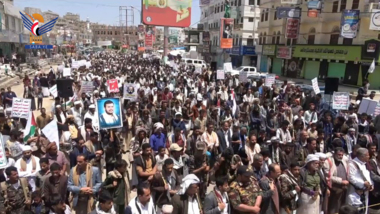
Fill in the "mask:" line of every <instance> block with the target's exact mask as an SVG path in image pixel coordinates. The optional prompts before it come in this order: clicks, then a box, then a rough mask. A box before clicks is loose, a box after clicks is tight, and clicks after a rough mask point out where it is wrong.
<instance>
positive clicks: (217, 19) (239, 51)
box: [200, 0, 260, 67]
mask: <svg viewBox="0 0 380 214" xmlns="http://www.w3.org/2000/svg"><path fill="white" fill-rule="evenodd" d="M224 2H225V1H224V0H215V1H212V2H211V3H210V5H205V6H202V7H201V18H200V24H203V26H204V31H209V32H210V45H211V57H212V61H215V62H217V65H218V67H222V65H223V63H224V62H226V61H231V62H232V64H233V66H235V67H238V66H241V65H253V66H255V65H256V62H257V56H256V53H255V44H256V42H257V40H258V33H257V26H258V22H259V20H260V9H259V7H258V5H260V0H230V4H231V18H234V19H235V21H234V29H233V48H232V49H228V50H227V49H221V48H220V26H221V24H220V23H221V18H223V17H224V13H225V11H224ZM255 5H256V6H255Z"/></svg>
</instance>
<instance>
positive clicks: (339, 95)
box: [332, 92, 350, 110]
mask: <svg viewBox="0 0 380 214" xmlns="http://www.w3.org/2000/svg"><path fill="white" fill-rule="evenodd" d="M348 106H350V94H349V93H348V92H334V94H333V106H332V108H333V109H335V110H347V109H348Z"/></svg>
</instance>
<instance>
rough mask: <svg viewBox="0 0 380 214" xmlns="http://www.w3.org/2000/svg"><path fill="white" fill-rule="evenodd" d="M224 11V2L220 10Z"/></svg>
mask: <svg viewBox="0 0 380 214" xmlns="http://www.w3.org/2000/svg"><path fill="white" fill-rule="evenodd" d="M223 11H224V4H223V3H222V5H221V6H220V12H223Z"/></svg>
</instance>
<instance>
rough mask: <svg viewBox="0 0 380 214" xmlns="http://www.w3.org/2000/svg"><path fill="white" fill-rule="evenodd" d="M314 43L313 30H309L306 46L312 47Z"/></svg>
mask: <svg viewBox="0 0 380 214" xmlns="http://www.w3.org/2000/svg"><path fill="white" fill-rule="evenodd" d="M314 42H315V28H311V29H310V31H309V35H308V37H307V44H309V45H314Z"/></svg>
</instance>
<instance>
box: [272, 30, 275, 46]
mask: <svg viewBox="0 0 380 214" xmlns="http://www.w3.org/2000/svg"><path fill="white" fill-rule="evenodd" d="M273 44H276V32H273V35H272V45H273Z"/></svg>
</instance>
